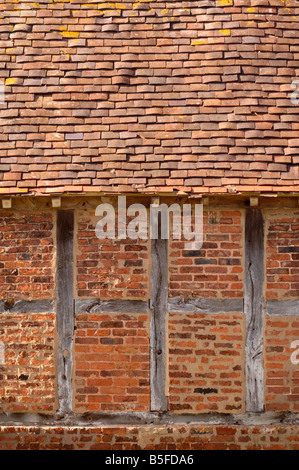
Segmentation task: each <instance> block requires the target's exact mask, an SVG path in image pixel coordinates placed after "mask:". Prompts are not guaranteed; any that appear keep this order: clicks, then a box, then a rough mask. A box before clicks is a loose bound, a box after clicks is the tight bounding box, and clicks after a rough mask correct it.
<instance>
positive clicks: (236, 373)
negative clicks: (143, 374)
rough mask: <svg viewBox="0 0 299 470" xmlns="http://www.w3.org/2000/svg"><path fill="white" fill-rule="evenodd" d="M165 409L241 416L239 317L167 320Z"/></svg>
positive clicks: (172, 317) (174, 316)
mask: <svg viewBox="0 0 299 470" xmlns="http://www.w3.org/2000/svg"><path fill="white" fill-rule="evenodd" d="M168 334H169V408H170V410H171V411H173V412H179V413H208V412H219V413H240V412H244V336H245V328H244V318H243V317H242V314H229V315H227V314H226V315H211V314H180V313H178V314H176V313H170V314H169V322H168Z"/></svg>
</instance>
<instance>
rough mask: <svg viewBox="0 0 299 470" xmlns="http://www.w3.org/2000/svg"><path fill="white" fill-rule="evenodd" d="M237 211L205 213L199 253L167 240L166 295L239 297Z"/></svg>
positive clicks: (240, 223)
mask: <svg viewBox="0 0 299 470" xmlns="http://www.w3.org/2000/svg"><path fill="white" fill-rule="evenodd" d="M243 227H244V223H243V215H242V213H241V211H230V210H218V209H215V210H212V209H211V210H205V211H204V216H203V236H204V241H203V245H202V248H201V249H200V250H186V249H185V242H184V241H183V240H182V241H181V240H170V248H169V296H170V297H199V298H202V297H208V298H242V297H243V296H244V286H243V279H244V243H243V230H244V229H243Z"/></svg>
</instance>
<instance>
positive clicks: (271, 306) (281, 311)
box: [266, 300, 299, 316]
mask: <svg viewBox="0 0 299 470" xmlns="http://www.w3.org/2000/svg"><path fill="white" fill-rule="evenodd" d="M266 312H267V315H282V316H284V315H286V316H293V315H294V316H296V315H299V300H268V301H267V304H266Z"/></svg>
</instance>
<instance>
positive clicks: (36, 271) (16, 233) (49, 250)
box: [0, 211, 55, 300]
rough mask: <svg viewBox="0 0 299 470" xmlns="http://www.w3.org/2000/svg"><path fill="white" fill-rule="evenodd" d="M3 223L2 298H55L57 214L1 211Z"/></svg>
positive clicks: (0, 245)
mask: <svg viewBox="0 0 299 470" xmlns="http://www.w3.org/2000/svg"><path fill="white" fill-rule="evenodd" d="M0 225H1V235H0V298H2V299H8V300H12V299H49V298H50V299H51V298H53V297H54V283H55V281H54V262H55V256H54V232H53V229H54V220H53V215H52V214H50V213H44V212H36V213H26V212H23V213H22V212H6V211H0Z"/></svg>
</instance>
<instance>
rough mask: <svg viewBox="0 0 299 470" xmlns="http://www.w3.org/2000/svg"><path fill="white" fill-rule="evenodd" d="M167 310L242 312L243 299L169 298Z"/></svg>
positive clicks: (184, 311) (182, 311)
mask: <svg viewBox="0 0 299 470" xmlns="http://www.w3.org/2000/svg"><path fill="white" fill-rule="evenodd" d="M168 311H169V312H178V313H214V314H217V313H228V312H236V313H242V312H243V311H244V301H243V299H188V298H186V299H184V298H176V297H173V298H169V299H168Z"/></svg>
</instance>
